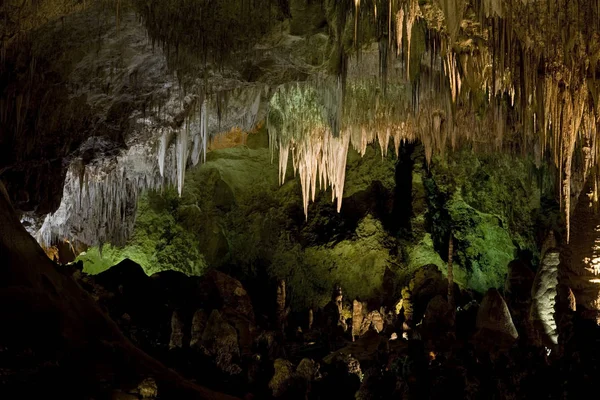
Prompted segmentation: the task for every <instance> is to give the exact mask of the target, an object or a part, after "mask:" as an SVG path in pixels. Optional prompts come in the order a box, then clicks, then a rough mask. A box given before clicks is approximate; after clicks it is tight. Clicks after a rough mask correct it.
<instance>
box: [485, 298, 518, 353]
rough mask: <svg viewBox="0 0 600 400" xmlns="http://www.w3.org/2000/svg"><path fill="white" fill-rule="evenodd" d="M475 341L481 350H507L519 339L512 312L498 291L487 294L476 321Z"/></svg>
mask: <svg viewBox="0 0 600 400" xmlns="http://www.w3.org/2000/svg"><path fill="white" fill-rule="evenodd" d="M476 328H477V333H476V334H475V337H474V340H475V342H476V344H477V345H478V346H479V348H480V349H490V348H507V347H509V346H510V345H512V343H513V342H514V341H515V340H516V339H517V338H518V337H519V333H518V332H517V328H516V327H515V325H514V323H513V320H512V317H511V315H510V311H509V309H508V306H507V305H506V302H505V301H504V298H502V295H501V294H500V292H498V290H497V289H490V290H488V291H487V293H486V294H485V296H484V298H483V300H482V302H481V305H480V306H479V310H478V311H477V320H476Z"/></svg>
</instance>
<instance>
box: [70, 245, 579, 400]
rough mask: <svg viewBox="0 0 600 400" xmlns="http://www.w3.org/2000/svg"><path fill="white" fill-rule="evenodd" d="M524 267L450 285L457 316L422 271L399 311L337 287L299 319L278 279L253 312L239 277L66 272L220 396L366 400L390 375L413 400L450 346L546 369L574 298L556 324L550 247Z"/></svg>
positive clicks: (436, 275) (560, 343) (133, 270)
mask: <svg viewBox="0 0 600 400" xmlns="http://www.w3.org/2000/svg"><path fill="white" fill-rule="evenodd" d="M529 262H530V260H528V259H517V260H515V261H513V262H511V263H510V265H509V273H508V276H507V278H506V285H505V287H504V288H503V290H501V291H499V290H497V289H490V290H489V291H488V292H487V293H486V294H485V296H483V298H480V299H479V300H478V296H477V295H474V294H472V293H470V292H469V291H465V290H460V289H459V288H458V286H455V287H454V291H453V292H454V295H455V301H456V305H457V307H456V310H452V309H451V308H450V306H449V305H448V304H449V303H448V298H447V296H448V280H447V279H446V278H445V277H444V276H443V274H442V273H441V272H440V271H439V270H438V268H437V267H435V266H433V265H428V266H424V267H422V268H420V269H418V270H417V271H416V272H415V273H414V275H413V277H412V279H411V280H410V282H409V284H408V285H407V286H406V287H404V288H402V289H401V290H400V291H399V292H400V293H399V294H398V296H399V297H398V300H397V301H395V302H389V301H373V300H368V301H365V300H361V299H352V301H349V299H347V298H345V295H344V291H343V288H341V287H340V286H335V287H334V288H333V290H332V295H331V300H330V301H329V303H328V304H327V305H326V306H325V307H323V308H314V309H310V310H304V311H302V310H290V307H289V305H288V299H287V293H288V291H289V290H293V288H288V287H286V282H285V281H284V280H279V281H278V282H277V284H276V285H274V287H273V289H274V290H273V291H272V293H271V296H269V297H270V300H268V301H267V303H269V304H271V306H267V307H266V308H263V309H261V310H260V312H256V311H257V310H255V305H253V302H252V299H251V297H250V294H249V293H248V292H247V290H246V289H245V288H244V287H243V285H242V284H241V283H240V282H239V281H238V280H236V279H234V278H232V277H230V276H228V275H225V274H223V273H221V272H217V271H214V270H213V271H211V272H209V273H207V274H206V275H205V276H203V277H188V276H185V275H183V274H181V273H178V272H174V271H167V272H160V273H157V274H155V275H152V276H151V277H148V276H146V275H145V274H144V272H143V271H142V269H141V268H140V267H139V266H137V265H136V264H135V263H133V262H130V261H128V260H125V261H123V262H122V263H121V264H119V265H117V266H115V267H113V268H112V269H110V270H108V271H106V272H103V273H101V274H99V275H97V276H88V275H86V274H83V273H82V272H81V271H80V270H78V269H73V270H72V271H73V274H74V276H75V277H76V279H77V280H78V281H79V282H80V284H81V285H82V286H83V287H84V288H85V289H87V290H88V291H90V292H91V293H92V295H93V296H94V297H95V298H96V300H97V301H98V302H99V303H100V304H101V305H102V306H104V307H105V308H106V310H107V311H108V312H109V313H110V315H111V316H112V317H113V319H115V320H116V322H117V323H118V324H119V325H120V327H121V328H122V329H123V331H124V332H126V333H127V335H128V336H129V337H130V338H131V339H132V340H133V341H134V342H135V343H136V344H138V345H139V346H140V347H142V349H144V350H146V351H148V352H149V353H150V354H153V355H155V356H156V357H158V358H159V359H161V360H163V361H165V362H166V363H167V364H168V365H169V366H172V367H174V368H176V369H178V370H180V371H181V372H182V373H183V374H184V375H185V374H189V376H190V377H192V378H193V379H198V380H199V381H200V383H202V384H205V385H213V386H214V387H215V389H220V390H224V391H230V390H231V387H219V386H218V385H216V382H220V381H227V382H237V383H239V385H240V386H239V387H240V388H244V389H243V390H247V391H249V392H253V393H254V394H256V395H257V396H259V397H260V396H262V395H264V396H274V397H280V398H294V396H295V395H298V393H300V394H301V396H300V398H305V396H309V393H311V391H312V392H315V393H317V392H318V393H319V394H320V395H324V394H327V393H329V394H331V395H335V393H336V391H341V392H340V393H345V391H354V392H358V393H361V391H362V392H365V393H366V392H368V391H369V390H372V389H371V388H370V387H365V385H367V386H368V385H370V384H372V383H369V382H371V381H370V380H371V379H374V378H373V376H374V374H375V371H377V370H379V371H387V373H391V371H395V372H394V373H398V374H399V376H398V382H397V385H399V386H398V388H396V389H398V390H400V392H402V393H405V394H406V393H412V394H417V393H420V390H423V388H422V387H419V385H417V386H415V383H414V382H413V381H412V380H414V379H416V380H417V381H419V379H421V378H420V377H419V375H420V374H421V373H422V372H419V368H424V369H428V368H433V366H434V365H438V364H439V363H440V362H441V361H440V360H441V359H443V357H445V356H442V354H446V356H448V357H454V356H456V357H458V355H456V353H455V352H457V351H459V350H457V348H458V347H460V346H462V345H458V343H463V345H464V343H469V345H468V346H471V347H469V348H470V349H471V350H469V351H471V352H472V354H471V355H470V356H469V357H471V358H473V360H477V359H480V358H481V357H484V356H483V355H484V354H486V355H488V356H489V355H490V354H491V355H493V357H502V354H507V353H510V352H511V351H513V350H514V349H516V348H523V349H530V350H527V351H531V349H536V348H537V349H540V353H539V354H543V355H544V356H543V358H542V359H540V360H543V361H540V362H542V363H543V365H546V364H545V363H546V362H547V361H548V360H547V359H546V358H545V357H547V356H548V354H550V353H553V354H561V353H562V352H563V351H564V346H565V345H567V343H568V341H566V339H564V338H563V340H559V337H558V331H559V328H561V325H560V324H563V325H568V324H572V321H573V312H574V309H575V307H574V304H575V299H574V296H573V292H572V291H570V290H569V297H568V301H569V302H570V304H571V303H572V305H569V307H568V309H569V311H568V313H567V314H565V315H566V317H565V316H564V315H563V316H561V318H558V316H557V310H558V309H559V308H558V307H557V306H556V303H557V299H558V297H557V293H558V280H557V271H558V264H559V253H558V251H557V250H556V249H555V248H549V249H546V250H545V251H544V253H543V257H542V260H541V263H540V266H539V268H538V270H537V273H534V272H533V269H532V267H531V265H530V264H529ZM501 292H503V293H504V295H503V294H501ZM264 297H265V296H264V293H263V296H262V298H263V299H264ZM263 303H264V301H263ZM263 307H265V306H264V304H263ZM269 310H270V311H269ZM557 322H559V323H557ZM523 346H524V347H523ZM415 351H416V352H417V354H415ZM519 351H520V350H519ZM418 354H421V355H422V356H423V357H425V356H426V355H427V357H428V358H429V359H428V360H427V359H419V356H418ZM438 354H439V360H438V361H436V358H437V357H438ZM452 354H454V355H452ZM427 357H426V358H427ZM419 363H424V364H422V365H421V366H419ZM436 363H437V364H436ZM438 366H439V365H438ZM209 367H210V368H209ZM465 368H466V367H465ZM476 368H479V367H476ZM481 368H486V367H485V365H483V366H481ZM198 371H204V372H203V373H202V376H197V373H198ZM206 371H212V372H206ZM195 374H196V375H195ZM341 386H343V388H341ZM465 390H466V389H465ZM354 392H352V393H354ZM237 394H240V395H241V393H237ZM338 394H339V393H338ZM340 395H341V394H340ZM309 397H310V396H309ZM342 397H344V396H342ZM342 397H340V398H342Z"/></svg>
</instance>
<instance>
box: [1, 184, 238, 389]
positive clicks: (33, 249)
mask: <svg viewBox="0 0 600 400" xmlns="http://www.w3.org/2000/svg"><path fill="white" fill-rule="evenodd" d="M0 254H1V257H2V263H0V265H1V267H0V299H2V303H3V304H11V306H10V307H0V321H2V324H3V326H6V327H10V329H2V330H0V348H3V349H10V351H9V353H6V352H4V354H3V357H4V356H8V357H12V355H18V354H19V353H22V354H24V353H25V352H29V353H30V354H37V355H38V356H37V357H30V358H28V359H22V364H21V365H20V366H15V368H16V369H15V371H13V373H14V374H17V375H13V376H14V377H17V376H18V375H19V374H23V373H25V371H32V370H37V371H38V372H37V373H36V374H35V376H34V375H30V373H29V372H27V376H28V378H27V379H26V380H25V381H22V382H26V384H23V383H19V379H17V380H14V381H9V382H8V383H9V385H8V386H3V385H0V386H2V387H1V388H0V395H1V396H2V397H5V396H8V397H12V396H13V395H14V393H19V395H20V396H22V397H24V398H40V397H48V396H54V397H62V398H82V397H86V398H91V397H94V398H108V397H109V396H110V392H111V391H112V389H115V388H119V385H120V384H121V383H122V382H127V381H131V380H133V381H136V380H137V382H140V381H142V380H143V379H145V378H147V377H149V376H151V377H153V379H154V380H155V381H156V384H157V385H158V387H159V389H160V388H161V387H162V388H163V389H160V395H161V396H165V397H166V398H203V399H218V398H221V399H230V398H231V397H230V396H225V395H219V394H217V393H215V392H213V391H209V390H207V389H204V388H202V387H200V386H198V385H196V384H192V383H190V382H188V381H186V380H185V379H183V378H182V377H181V376H180V375H178V374H177V373H175V372H174V371H173V370H170V369H167V368H165V367H164V365H162V364H161V363H159V362H158V361H156V360H155V359H153V358H152V357H150V356H148V355H147V354H146V353H144V352H143V351H141V350H139V349H138V348H137V347H135V346H134V345H133V344H132V343H131V341H130V340H128V339H127V338H126V337H125V336H124V335H123V334H122V333H121V332H120V330H119V328H118V327H117V325H116V324H115V323H114V322H113V321H112V320H111V319H110V318H108V317H107V315H106V314H105V313H104V312H103V311H102V310H101V309H100V307H99V306H98V304H97V303H96V302H95V301H94V300H93V299H92V297H91V296H90V295H89V294H87V293H86V292H85V291H83V290H82V288H81V287H80V286H79V285H78V284H77V283H76V282H75V281H74V280H73V278H72V277H71V276H70V275H68V274H67V273H63V272H61V271H59V270H58V269H57V266H56V265H54V264H53V263H52V261H50V260H49V259H48V257H47V256H46V254H45V253H44V252H43V250H42V249H41V248H40V247H39V245H38V244H37V243H36V242H35V240H34V239H33V238H32V237H31V236H30V235H29V233H27V232H26V231H25V229H24V228H23V226H22V225H21V224H20V222H19V220H18V218H17V217H16V214H15V212H14V209H13V208H12V206H11V205H10V203H9V202H8V196H6V194H5V192H4V188H3V185H1V184H0ZM11 354H12V355H11ZM42 354H46V355H52V357H54V360H49V359H46V357H45V356H44V357H42V358H40V356H41V355H42ZM48 361H52V362H54V363H59V364H60V366H61V367H60V373H58V374H57V373H56V372H57V371H56V370H53V369H51V368H41V369H40V365H43V364H44V363H47V362H48ZM91 371H95V372H94V373H92V372H91ZM24 376H25V375H21V377H24ZM42 382H43V383H42ZM5 383H6V382H5ZM6 390H8V391H9V393H6V392H5V391H6Z"/></svg>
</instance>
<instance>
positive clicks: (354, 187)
mask: <svg viewBox="0 0 600 400" xmlns="http://www.w3.org/2000/svg"><path fill="white" fill-rule="evenodd" d="M266 136H267V133H266V132H265V130H264V129H262V130H259V131H258V132H255V133H250V134H249V135H248V136H247V137H246V139H245V140H246V142H245V144H243V145H239V146H236V147H226V148H219V145H218V143H216V144H215V145H214V147H215V150H212V151H211V152H209V153H208V159H207V162H206V163H205V164H203V165H201V166H198V167H195V168H192V169H190V170H189V171H188V174H187V177H186V180H187V182H188V183H187V184H186V187H185V189H184V191H183V195H182V197H181V198H179V197H178V195H177V193H176V191H175V190H174V189H171V190H164V191H162V192H150V193H148V194H146V195H144V196H143V198H142V199H141V200H140V202H139V205H138V215H137V223H136V226H135V229H134V234H133V236H132V238H131V239H130V241H129V242H128V244H127V245H126V246H124V247H113V246H110V245H105V246H103V248H102V249H101V254H100V249H98V248H95V247H93V248H91V249H89V250H88V251H87V252H86V253H85V254H82V255H80V257H79V259H81V260H83V261H84V268H85V270H86V271H87V272H89V273H98V272H101V271H102V270H104V269H106V268H108V267H110V266H111V265H114V264H117V263H118V262H119V261H121V260H122V259H123V258H130V259H132V260H134V261H136V262H137V263H139V264H140V265H142V267H143V268H144V269H145V271H146V272H147V273H148V274H152V273H154V272H157V271H160V270H164V269H176V270H180V271H183V272H185V273H187V274H190V275H200V274H202V273H204V272H205V271H206V270H208V269H210V268H218V269H221V270H224V271H226V272H228V273H230V274H232V275H235V276H237V277H239V278H241V279H242V280H243V281H245V282H254V285H255V286H256V287H261V285H263V287H267V286H268V285H270V284H272V283H273V282H275V281H276V280H277V279H281V278H284V279H286V280H287V282H288V288H289V290H288V294H289V296H290V299H291V302H292V306H293V307H294V308H308V307H321V306H323V305H325V303H326V302H327V301H329V298H330V295H331V289H332V287H333V286H334V284H336V283H339V284H341V285H342V287H343V288H344V290H345V293H346V296H347V298H348V299H352V298H354V297H360V298H363V299H374V300H376V301H378V302H384V303H385V302H390V301H393V300H392V299H394V297H396V296H399V291H400V289H401V287H402V286H403V285H405V284H406V283H407V281H408V280H409V279H410V277H411V276H412V274H413V273H414V272H415V271H416V270H417V269H418V268H420V267H422V266H425V265H429V264H434V265H436V266H437V267H438V268H439V269H440V270H442V271H443V272H444V273H445V269H446V260H447V253H448V247H447V246H448V238H449V234H450V231H452V233H453V237H454V241H455V245H454V262H455V279H456V281H457V283H459V284H460V285H461V286H462V287H464V288H465V289H471V290H474V291H475V292H479V293H484V292H485V291H486V290H487V289H488V288H490V287H496V288H501V287H503V285H504V279H505V275H506V272H507V266H508V263H509V262H510V261H512V260H513V259H515V258H517V257H519V256H520V255H522V256H524V257H525V258H527V257H529V258H528V260H529V261H530V262H533V264H536V262H537V259H538V257H539V253H538V250H537V249H538V248H539V245H540V243H541V242H540V241H541V240H542V239H540V238H541V237H543V235H544V232H545V231H546V230H547V229H552V228H553V229H559V228H557V227H558V226H559V221H558V218H559V217H558V216H559V211H558V206H557V205H556V204H554V203H553V201H552V199H554V197H553V196H552V193H553V190H554V186H553V185H552V182H553V180H552V176H551V173H550V172H549V171H546V170H541V169H537V168H536V167H535V165H534V160H533V159H530V158H516V159H515V158H513V157H508V156H505V155H498V154H488V155H475V154H474V153H472V152H471V151H469V150H464V151H461V152H458V153H456V154H453V155H447V156H446V157H441V156H440V157H436V158H435V159H434V160H433V161H432V163H431V164H429V165H428V164H427V162H426V160H425V157H424V152H423V148H422V146H420V145H406V146H404V147H403V148H402V151H401V152H400V157H399V158H397V157H396V156H395V155H393V154H392V153H391V152H390V153H388V155H387V156H382V154H381V149H380V148H379V146H369V147H368V148H367V152H366V154H365V156H364V157H361V156H360V155H359V154H358V153H356V152H354V151H351V152H350V153H349V155H348V167H347V172H346V186H345V191H344V199H343V203H342V208H341V211H340V212H339V213H338V212H337V211H336V206H335V203H332V202H331V192H330V191H322V192H317V196H316V200H315V202H314V203H312V204H311V205H310V206H309V209H308V216H307V217H305V216H304V211H303V204H302V196H301V188H300V183H299V179H298V178H297V177H296V178H294V176H293V172H291V171H292V168H291V166H290V168H288V176H287V179H286V183H285V184H283V185H282V186H279V185H278V183H277V182H278V178H277V177H278V168H277V163H276V162H273V163H271V156H270V152H269V147H268V141H267V140H266ZM290 162H291V161H290ZM552 216H554V217H552ZM552 218H554V219H552ZM527 254H529V256H527ZM248 285H249V286H250V287H251V286H252V283H249V284H248ZM257 290H259V289H257Z"/></svg>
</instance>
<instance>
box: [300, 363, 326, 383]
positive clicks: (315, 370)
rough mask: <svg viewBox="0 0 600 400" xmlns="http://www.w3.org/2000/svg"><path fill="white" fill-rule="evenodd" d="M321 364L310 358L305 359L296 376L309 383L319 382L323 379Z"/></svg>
mask: <svg viewBox="0 0 600 400" xmlns="http://www.w3.org/2000/svg"><path fill="white" fill-rule="evenodd" d="M319 369H320V366H319V363H317V362H315V361H314V360H311V359H310V358H303V359H302V360H301V361H300V364H298V367H296V375H298V376H300V377H301V378H302V379H304V380H305V381H307V382H312V381H315V380H319V379H320V378H321V372H320V371H319Z"/></svg>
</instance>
